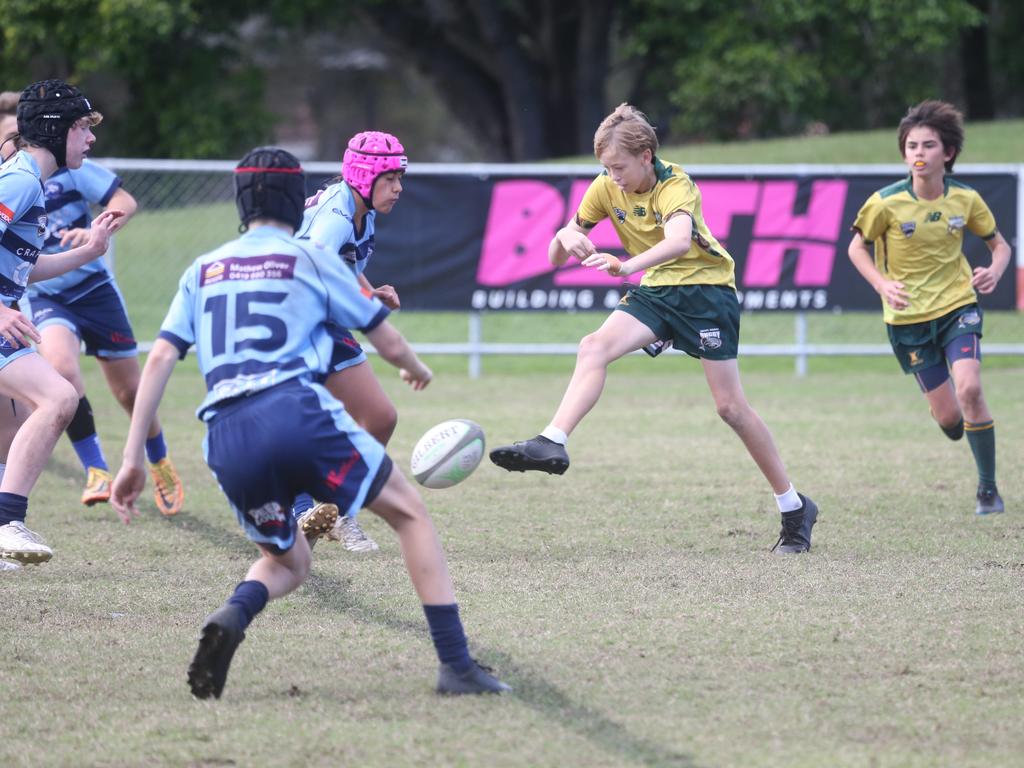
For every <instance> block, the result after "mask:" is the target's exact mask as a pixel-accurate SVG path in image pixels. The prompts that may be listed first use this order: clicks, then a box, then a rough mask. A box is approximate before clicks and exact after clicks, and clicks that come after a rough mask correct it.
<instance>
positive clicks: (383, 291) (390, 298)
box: [373, 285, 402, 309]
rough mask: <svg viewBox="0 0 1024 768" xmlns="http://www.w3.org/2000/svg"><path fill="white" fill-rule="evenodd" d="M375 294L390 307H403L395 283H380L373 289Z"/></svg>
mask: <svg viewBox="0 0 1024 768" xmlns="http://www.w3.org/2000/svg"><path fill="white" fill-rule="evenodd" d="M373 295H374V296H376V297H377V298H378V299H380V301H381V303H382V304H383V305H384V306H385V307H387V308H388V309H401V307H402V302H400V301H399V300H398V291H396V290H395V286H393V285H379V286H377V287H376V288H374V289H373Z"/></svg>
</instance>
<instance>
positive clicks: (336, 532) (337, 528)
mask: <svg viewBox="0 0 1024 768" xmlns="http://www.w3.org/2000/svg"><path fill="white" fill-rule="evenodd" d="M327 538H328V539H330V540H331V541H340V542H341V546H343V547H344V548H345V549H347V550H348V551H349V552H376V551H377V550H378V549H380V547H378V546H377V542H376V541H374V540H373V539H371V538H370V537H369V536H367V535H366V534H365V533H363V529H362V528H360V527H359V522H358V521H357V520H356V518H354V517H349V516H348V515H344V516H342V517H339V518H338V522H336V523H335V524H334V527H333V528H332V529H331V530H330V531H328V532H327Z"/></svg>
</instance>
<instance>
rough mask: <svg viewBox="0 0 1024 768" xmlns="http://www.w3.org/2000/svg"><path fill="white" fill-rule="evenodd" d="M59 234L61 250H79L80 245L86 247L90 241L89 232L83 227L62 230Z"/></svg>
mask: <svg viewBox="0 0 1024 768" xmlns="http://www.w3.org/2000/svg"><path fill="white" fill-rule="evenodd" d="M57 234H58V235H60V247H61V248H77V247H78V246H80V245H85V243H86V241H88V239H89V230H88V229H86V228H83V227H75V228H74V229H62V230H61V231H60V232H58V233H57Z"/></svg>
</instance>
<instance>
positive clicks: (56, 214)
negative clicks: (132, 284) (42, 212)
mask: <svg viewBox="0 0 1024 768" xmlns="http://www.w3.org/2000/svg"><path fill="white" fill-rule="evenodd" d="M119 186H121V179H119V178H118V177H117V174H115V173H114V172H113V171H109V170H107V169H106V168H104V167H103V166H102V165H100V164H99V163H95V162H93V161H92V160H89V159H86V160H85V162H84V163H82V167H81V168H76V169H75V170H71V169H70V168H59V169H57V171H56V172H55V173H54V174H53V175H52V176H51V177H50V178H48V179H47V180H46V183H45V184H44V185H43V193H44V195H45V196H46V217H47V226H46V239H45V241H44V242H43V253H59V252H60V251H63V250H67V249H66V248H61V245H60V238H61V235H60V233H61V232H63V231H64V230H65V229H76V228H83V229H84V228H87V227H88V226H89V225H90V224H91V223H92V211H91V210H90V205H91V204H96V205H106V204H107V203H109V202H110V198H111V197H112V196H113V194H114V192H116V191H117V188H118V187H119ZM111 279H112V278H111V275H110V273H109V272H108V271H107V264H106V261H105V260H104V258H103V257H102V256H99V257H97V258H95V259H93V260H92V261H90V262H89V263H88V264H83V265H82V266H81V267H79V268H78V269H73V270H71V271H70V272H66V273H65V274H63V275H58V276H57V277H53V278H50V279H49V280H43V281H42V282H39V283H32V285H30V286H29V287H28V295H29V296H30V297H31V296H38V295H43V296H54V295H57V294H66V295H67V298H68V300H69V301H71V300H73V299H75V298H78V297H79V296H81V295H82V294H84V293H88V292H89V291H91V290H92V289H93V288H96V287H97V286H100V285H104V284H105V283H109V282H110V280H111Z"/></svg>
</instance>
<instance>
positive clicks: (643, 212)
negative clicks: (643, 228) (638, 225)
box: [633, 205, 647, 219]
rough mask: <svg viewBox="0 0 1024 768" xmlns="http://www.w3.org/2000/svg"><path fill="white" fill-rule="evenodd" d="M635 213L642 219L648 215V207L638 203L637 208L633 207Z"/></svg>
mask: <svg viewBox="0 0 1024 768" xmlns="http://www.w3.org/2000/svg"><path fill="white" fill-rule="evenodd" d="M633 215H634V216H636V217H637V218H640V219H642V218H643V217H644V216H646V215H647V209H646V208H644V207H643V206H642V205H638V206H636V207H635V208H633Z"/></svg>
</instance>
